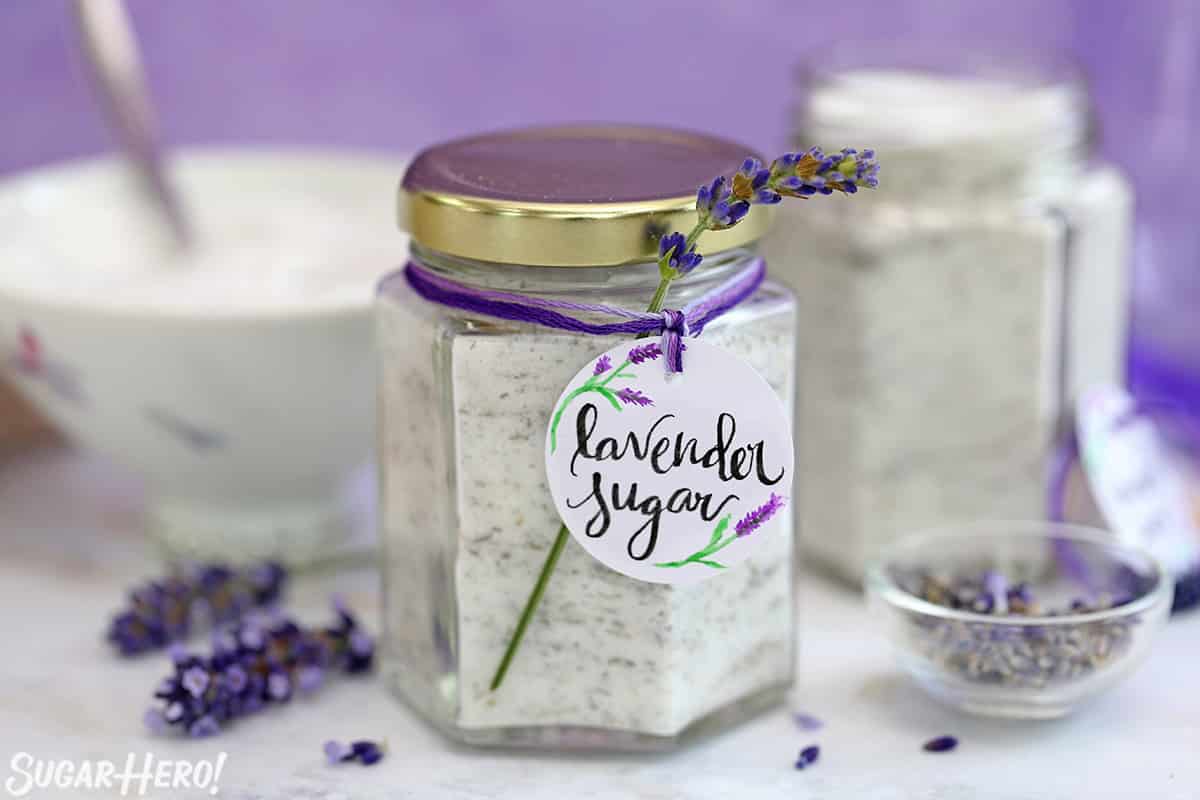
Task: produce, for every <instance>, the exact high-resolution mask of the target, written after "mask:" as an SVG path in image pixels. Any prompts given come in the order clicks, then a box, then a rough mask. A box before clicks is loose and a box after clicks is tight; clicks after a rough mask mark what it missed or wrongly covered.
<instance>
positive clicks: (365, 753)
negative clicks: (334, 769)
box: [324, 739, 383, 767]
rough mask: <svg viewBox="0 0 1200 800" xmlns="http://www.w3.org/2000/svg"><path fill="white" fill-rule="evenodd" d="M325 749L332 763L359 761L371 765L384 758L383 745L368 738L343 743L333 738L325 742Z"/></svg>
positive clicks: (327, 759) (326, 756) (327, 758)
mask: <svg viewBox="0 0 1200 800" xmlns="http://www.w3.org/2000/svg"><path fill="white" fill-rule="evenodd" d="M324 749H325V759H326V761H328V762H329V763H330V764H341V763H344V762H347V761H357V762H359V763H360V764H362V765H363V766H367V767H369V766H371V765H372V764H376V763H378V762H379V761H380V760H381V759H382V758H383V747H382V746H380V745H378V744H376V743H375V742H371V741H368V740H366V739H360V740H358V741H356V742H351V743H350V744H343V743H342V742H336V741H333V740H332V739H331V740H330V741H328V742H326V743H325V748H324Z"/></svg>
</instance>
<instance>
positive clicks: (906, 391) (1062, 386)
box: [765, 48, 1132, 580]
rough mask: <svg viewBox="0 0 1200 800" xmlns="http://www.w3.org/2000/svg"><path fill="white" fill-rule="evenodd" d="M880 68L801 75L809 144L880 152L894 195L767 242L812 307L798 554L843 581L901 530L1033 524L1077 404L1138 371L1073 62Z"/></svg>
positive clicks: (835, 60)
mask: <svg viewBox="0 0 1200 800" xmlns="http://www.w3.org/2000/svg"><path fill="white" fill-rule="evenodd" d="M850 58H853V56H851V57H850ZM866 58H867V59H869V60H867V61H853V60H846V59H842V58H839V57H838V56H836V55H834V56H831V57H830V58H827V59H822V60H821V62H820V64H819V66H814V67H811V68H810V67H805V68H803V69H801V71H800V73H799V87H798V90H799V91H800V92H801V93H802V98H803V99H802V102H801V104H800V107H799V111H798V116H797V123H796V144H797V146H800V147H806V146H808V145H810V144H815V145H822V144H825V143H841V142H850V141H853V142H863V143H865V144H866V145H868V146H871V147H874V148H875V149H876V151H877V152H878V156H879V160H880V163H881V164H883V170H882V172H881V175H880V188H879V189H878V190H877V191H876V192H872V193H867V194H866V195H864V196H859V197H856V198H854V201H853V202H836V201H837V200H838V199H839V198H830V201H831V202H824V203H820V204H816V203H811V204H804V207H803V208H797V207H795V206H792V207H788V206H786V205H785V206H784V207H782V208H781V210H780V214H781V217H782V218H781V219H780V220H779V222H778V224H777V225H776V229H775V232H774V233H773V235H772V236H771V237H769V238H768V240H767V242H766V244H765V250H766V253H767V256H768V259H769V260H770V262H771V265H772V267H773V270H774V272H773V274H774V275H775V276H776V277H777V278H778V279H779V280H781V281H784V282H786V283H787V284H789V285H790V286H791V287H792V288H793V289H794V290H795V291H796V293H797V296H798V303H799V309H800V314H799V320H800V338H799V342H800V368H799V376H800V377H799V379H800V385H801V387H802V389H803V392H802V398H801V402H800V403H799V405H798V411H797V418H796V436H797V441H798V443H799V446H800V448H801V449H802V451H803V452H804V453H805V470H803V471H802V472H800V473H798V478H799V480H800V483H801V488H800V491H799V492H798V494H799V496H800V497H801V502H800V504H799V507H800V515H801V522H800V530H801V537H802V539H803V541H804V542H805V546H806V548H807V549H808V550H809V551H810V552H811V553H813V555H814V557H816V558H818V559H819V560H820V561H821V562H823V563H824V564H825V565H826V566H828V567H830V568H831V569H832V570H833V571H834V572H836V573H837V574H839V575H841V576H843V577H845V578H847V579H849V580H858V579H859V578H860V577H861V575H862V569H863V566H864V564H865V563H866V562H867V561H868V560H869V559H870V558H871V557H872V556H873V555H874V554H876V553H877V552H878V550H879V549H880V548H881V546H883V545H884V544H886V543H887V542H888V541H890V540H891V539H893V538H894V537H896V536H898V535H900V534H902V533H903V532H904V531H910V530H918V529H923V528H928V527H931V526H937V525H941V524H946V523H952V522H958V521H963V520H969V519H978V518H991V519H996V518H999V519H1027V518H1036V517H1038V516H1040V514H1041V513H1042V497H1043V492H1042V489H1043V481H1044V473H1045V467H1046V459H1047V456H1048V455H1049V453H1050V452H1051V451H1052V448H1053V446H1054V442H1055V439H1056V436H1057V434H1058V432H1059V431H1060V430H1061V429H1063V428H1064V427H1065V426H1066V425H1067V424H1069V420H1068V419H1067V417H1068V416H1069V413H1068V411H1067V410H1068V409H1069V408H1070V407H1071V403H1072V401H1073V398H1074V397H1076V396H1077V395H1078V393H1079V392H1080V391H1081V390H1082V389H1083V388H1085V387H1087V386H1089V385H1092V384H1095V383H1098V382H1104V383H1111V382H1120V380H1121V377H1122V375H1123V363H1124V353H1125V339H1126V331H1127V327H1128V325H1127V315H1128V312H1127V305H1128V300H1127V298H1128V294H1129V292H1128V282H1129V270H1128V260H1129V250H1130V236H1131V215H1132V198H1131V194H1130V190H1129V188H1128V186H1127V183H1126V181H1125V179H1124V178H1123V177H1122V176H1121V175H1120V174H1119V173H1118V172H1117V171H1116V170H1115V169H1114V168H1112V167H1110V166H1107V165H1104V164H1099V163H1096V162H1095V161H1093V160H1092V159H1091V155H1092V152H1091V150H1092V130H1091V128H1090V115H1089V106H1088V95H1087V91H1086V87H1085V86H1084V85H1083V83H1082V82H1081V81H1080V80H1079V78H1078V76H1077V75H1076V74H1075V73H1074V72H1073V71H1072V70H1071V69H1070V68H1069V67H1067V66H1065V65H1061V64H1046V63H1040V62H1039V61H1038V60H1037V59H1036V58H1030V59H1025V60H1021V61H1019V62H1014V61H1013V60H1007V61H1004V60H997V59H988V58H987V57H986V56H985V55H982V54H978V53H973V54H970V55H962V56H961V57H957V56H955V55H954V54H953V53H951V52H948V51H946V50H943V49H941V48H939V49H938V51H937V52H926V53H920V54H913V53H908V52H889V51H887V49H886V48H885V49H883V50H874V51H873V52H872V53H871V54H870V55H868V56H867V57H866ZM797 205H799V204H797ZM831 230H837V231H840V233H841V235H840V236H830V235H828V232H829V231H831ZM816 231H825V232H826V235H825V236H814V235H813V234H814V232H816Z"/></svg>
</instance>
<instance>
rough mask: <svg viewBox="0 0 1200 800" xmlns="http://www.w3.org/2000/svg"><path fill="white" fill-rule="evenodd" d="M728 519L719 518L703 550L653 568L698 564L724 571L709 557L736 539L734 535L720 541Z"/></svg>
mask: <svg viewBox="0 0 1200 800" xmlns="http://www.w3.org/2000/svg"><path fill="white" fill-rule="evenodd" d="M729 519H730V517H729V515H728V514H726V515H725V516H724V517H722V518H721V521H720V522H718V523H717V526H716V527H715V528H713V532H712V536H711V537H710V538H709V540H708V544H707V545H705V546H704V549H702V550H697V551H696V552H694V553H692V554H691V555H690V556H688V557H687V558H685V559H683V560H681V561H662V562H659V563H658V564H655V565H654V566H656V567H683V566H686V565H688V564H700V565H702V566H705V567H712V568H713V569H725V565H724V564H722V563H721V562H720V561H713V560H711V559H710V558H709V556H712V555H716V554H717V553H719V552H721V551H722V550H724V549H725V548H726V547H728V546H729V545H731V544H733V542H734V540H736V539H737V534H736V533H735V534H733V535H732V536H730V537H729V538H727V539H725V540H724V541H722V540H721V537H722V536H723V535H724V534H725V530H726V529H727V528H728V527H729Z"/></svg>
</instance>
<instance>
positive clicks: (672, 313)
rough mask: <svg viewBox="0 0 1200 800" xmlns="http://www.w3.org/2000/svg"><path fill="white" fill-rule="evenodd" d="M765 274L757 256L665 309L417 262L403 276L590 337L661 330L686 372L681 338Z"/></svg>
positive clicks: (455, 301)
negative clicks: (496, 282)
mask: <svg viewBox="0 0 1200 800" xmlns="http://www.w3.org/2000/svg"><path fill="white" fill-rule="evenodd" d="M766 274H767V265H766V262H765V261H763V260H762V259H761V258H756V259H754V260H753V261H752V262H751V263H750V264H749V265H748V266H747V267H746V268H745V269H743V270H742V271H741V272H739V273H738V274H737V275H734V276H733V277H732V278H730V279H729V280H728V281H726V282H725V283H722V284H721V285H720V286H717V287H716V288H714V289H712V290H711V291H709V292H707V293H706V294H704V295H703V296H701V297H699V298H698V299H696V300H694V301H693V302H691V303H689V304H687V305H686V306H684V307H683V308H682V309H664V310H663V311H661V312H658V313H653V312H647V311H630V310H629V309H627V308H620V307H618V306H609V305H602V304H595V303H572V302H568V301H566V300H548V299H546V298H543V297H531V296H529V295H524V294H515V293H510V292H496V291H491V290H487V289H477V288H475V287H473V286H467V285H465V284H462V283H457V282H456V281H452V280H450V279H449V278H444V277H442V276H441V275H438V274H436V273H435V272H432V271H431V270H429V269H427V268H425V267H423V266H421V265H419V264H417V263H416V262H413V261H410V262H408V264H407V265H405V267H404V278H405V280H407V281H408V285H409V286H411V287H412V290H413V291H414V292H416V293H417V294H419V295H420V296H421V297H423V298H424V299H426V300H428V301H429V302H431V303H437V304H438V305H443V306H448V307H450V308H457V309H460V310H462V311H470V312H473V313H476V314H482V315H484V316H488V317H495V318H497V319H507V320H513V321H515V322H531V323H533V324H535V325H541V326H543V327H546V328H556V329H558V330H562V331H571V332H573V333H583V334H587V335H589V336H610V335H613V334H620V333H623V334H630V335H635V336H636V335H639V334H660V335H661V336H662V341H661V345H660V346H661V347H662V351H663V354H664V355H665V357H666V362H667V371H668V372H683V342H682V338H683V337H684V336H689V335H690V336H699V335H700V333H701V332H702V331H703V330H704V326H705V325H707V324H708V323H709V322H711V321H712V320H714V319H716V318H717V317H719V316H721V315H722V314H724V313H725V312H726V311H728V310H729V309H731V308H733V307H734V306H736V305H737V304H738V303H741V302H742V301H743V300H745V299H746V298H748V297H750V295H752V294H754V292H755V291H756V290H757V289H758V287H759V286H760V285H761V284H762V282H763V279H764V278H765V277H766ZM567 312H575V313H588V314H600V315H605V316H609V317H617V318H619V319H620V320H621V321H620V322H587V321H584V320H582V319H579V318H578V317H575V316H572V315H571V313H567Z"/></svg>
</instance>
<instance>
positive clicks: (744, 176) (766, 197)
mask: <svg viewBox="0 0 1200 800" xmlns="http://www.w3.org/2000/svg"><path fill="white" fill-rule="evenodd" d="M770 180H771V170H769V169H765V168H764V167H763V165H762V162H761V161H759V160H758V159H757V158H747V159H746V160H745V161H743V162H742V166H741V169H739V170H738V171H737V172H736V173H735V174H734V176H733V196H734V197H735V198H737V199H738V200H744V201H746V202H747V203H758V204H759V205H774V204H775V203H778V202H779V201H780V200H782V199H783V197H782V196H781V195H780V194H779V192H777V191H775V190H774V189H772V188H771V187H770V186H769V185H768V184H769V182H770Z"/></svg>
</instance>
